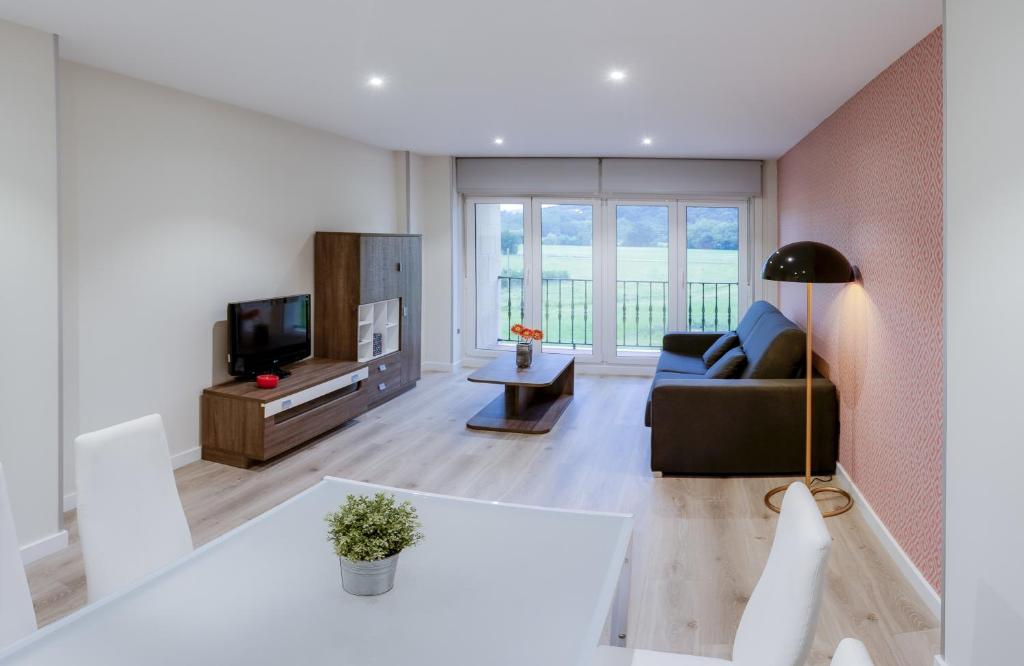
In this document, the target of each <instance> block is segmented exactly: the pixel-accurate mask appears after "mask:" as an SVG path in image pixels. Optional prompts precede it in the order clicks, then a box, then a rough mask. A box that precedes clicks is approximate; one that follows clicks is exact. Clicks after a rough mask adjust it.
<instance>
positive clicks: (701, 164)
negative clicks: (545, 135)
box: [455, 157, 761, 197]
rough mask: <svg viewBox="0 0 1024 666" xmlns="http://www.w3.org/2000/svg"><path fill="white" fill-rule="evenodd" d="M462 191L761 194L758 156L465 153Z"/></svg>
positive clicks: (460, 166)
mask: <svg viewBox="0 0 1024 666" xmlns="http://www.w3.org/2000/svg"><path fill="white" fill-rule="evenodd" d="M455 169H456V176H455V177H456V186H457V188H458V191H459V192H460V193H462V194H468V195H477V196H481V195H493V196H514V195H519V196H525V195H545V194H551V195H586V196H616V195H657V196H729V197H737V196H739V197H749V196H759V195H760V194H761V162H760V161H759V160H692V159H641V158H611V157H609V158H575V157H571V158H560V157H550V158H544V157H513V158H506V157H462V158H458V159H457V160H456V162H455Z"/></svg>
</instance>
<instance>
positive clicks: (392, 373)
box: [366, 363, 402, 405]
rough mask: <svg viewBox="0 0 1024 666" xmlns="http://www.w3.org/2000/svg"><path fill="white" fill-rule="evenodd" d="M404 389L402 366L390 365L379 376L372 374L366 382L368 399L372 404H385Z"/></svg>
mask: <svg viewBox="0 0 1024 666" xmlns="http://www.w3.org/2000/svg"><path fill="white" fill-rule="evenodd" d="M401 388H402V367H401V365H400V364H395V365H394V366H392V365H391V364H390V363H388V369H387V370H385V371H384V372H378V373H377V374H372V373H371V374H370V378H369V379H368V380H367V381H366V392H367V394H368V395H367V399H368V400H369V401H370V404H371V405H373V404H376V403H379V402H383V401H385V400H387V399H389V398H390V397H391V396H393V395H394V394H395V393H397V392H398V391H400V390H401Z"/></svg>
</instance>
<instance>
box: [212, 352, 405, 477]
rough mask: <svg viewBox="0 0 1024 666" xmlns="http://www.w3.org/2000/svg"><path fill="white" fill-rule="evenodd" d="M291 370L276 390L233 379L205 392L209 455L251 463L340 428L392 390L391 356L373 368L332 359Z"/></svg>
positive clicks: (240, 463)
mask: <svg viewBox="0 0 1024 666" xmlns="http://www.w3.org/2000/svg"><path fill="white" fill-rule="evenodd" d="M382 365H384V366H385V370H383V371H382V370H380V367H381V366H382ZM288 370H290V371H291V373H292V374H291V376H289V377H285V378H283V379H281V381H280V383H279V384H278V385H277V387H276V388H272V389H261V388H258V387H257V386H256V382H253V381H232V382H228V383H226V384H219V385H217V386H211V387H210V388H208V389H206V390H204V391H203V396H202V440H203V460H210V461H213V462H218V463H224V464H227V465H234V466H235V467H251V466H252V465H253V464H255V463H257V462H263V461H265V460H268V459H270V458H273V457H274V456H277V455H280V454H282V453H284V452H286V451H288V450H290V449H293V448H295V447H296V446H299V445H300V444H304V443H306V442H308V441H309V440H311V439H314V438H315V437H318V436H320V435H322V434H324V433H325V432H328V431H329V430H333V429H334V428H337V427H338V426H340V425H341V424H343V423H345V422H346V421H349V420H351V419H353V418H355V417H356V416H359V415H360V414H362V413H364V412H365V411H366V410H367V409H369V408H370V405H371V403H372V402H374V401H375V400H376V399H378V398H377V396H378V395H379V394H380V395H383V394H384V393H390V391H389V390H388V389H390V386H388V381H389V377H388V376H386V375H387V374H388V373H387V370H386V359H385V360H384V362H377V361H375V362H374V363H373V366H372V371H371V367H370V366H368V365H367V364H366V363H356V362H354V361H336V360H332V359H326V358H311V359H307V360H305V361H301V362H299V363H296V364H294V365H291V366H289V367H288ZM371 377H372V380H373V382H376V383H374V384H372V385H370V384H371V382H370V381H369V380H370V379H371ZM381 386H383V387H384V388H381Z"/></svg>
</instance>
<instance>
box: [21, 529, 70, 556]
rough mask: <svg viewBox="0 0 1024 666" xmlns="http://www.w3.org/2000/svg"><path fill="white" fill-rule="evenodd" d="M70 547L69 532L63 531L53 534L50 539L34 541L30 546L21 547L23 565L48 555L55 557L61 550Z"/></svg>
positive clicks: (44, 538)
mask: <svg viewBox="0 0 1024 666" xmlns="http://www.w3.org/2000/svg"><path fill="white" fill-rule="evenodd" d="M67 547H68V531H67V530H61V531H60V532H57V533H56V534H51V535H50V536H48V537H43V538H42V539H40V540H39V541H34V542H32V543H30V544H28V545H25V546H22V547H21V561H22V563H23V564H29V563H31V562H35V561H36V560H38V559H42V558H44V557H46V556H47V555H53V554H54V553H56V552H57V551H59V550H63V549H64V548H67Z"/></svg>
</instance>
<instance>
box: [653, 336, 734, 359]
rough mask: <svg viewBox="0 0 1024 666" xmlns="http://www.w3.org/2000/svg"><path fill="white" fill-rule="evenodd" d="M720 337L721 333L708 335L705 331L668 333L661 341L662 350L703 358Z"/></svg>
mask: <svg viewBox="0 0 1024 666" xmlns="http://www.w3.org/2000/svg"><path fill="white" fill-rule="evenodd" d="M720 337H722V334H721V333H706V332H703V331H677V332H673V333H666V334H665V336H664V337H663V338H662V339H661V348H662V349H664V350H665V351H670V352H675V353H677V354H689V355H690V356H701V355H702V354H703V353H704V352H706V351H707V350H708V347H710V346H711V345H712V344H713V343H714V342H715V340H717V339H718V338H720Z"/></svg>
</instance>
